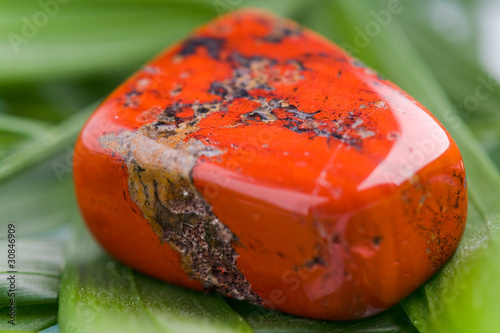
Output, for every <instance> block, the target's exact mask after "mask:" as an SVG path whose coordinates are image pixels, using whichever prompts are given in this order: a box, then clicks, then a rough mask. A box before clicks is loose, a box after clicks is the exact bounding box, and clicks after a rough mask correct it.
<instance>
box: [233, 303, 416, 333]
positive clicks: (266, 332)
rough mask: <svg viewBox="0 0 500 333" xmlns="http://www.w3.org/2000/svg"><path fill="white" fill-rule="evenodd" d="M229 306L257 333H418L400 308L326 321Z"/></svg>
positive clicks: (242, 304)
mask: <svg viewBox="0 0 500 333" xmlns="http://www.w3.org/2000/svg"><path fill="white" fill-rule="evenodd" d="M227 302H228V303H229V304H230V305H231V306H232V307H233V308H234V309H235V310H236V311H238V312H239V313H240V314H241V315H242V316H244V317H245V319H246V320H247V321H248V323H249V324H250V325H251V326H252V328H253V329H254V330H255V332H256V333H330V332H333V333H336V332H351V333H367V332H380V333H382V332H399V333H402V332H417V330H416V328H415V326H413V324H412V323H411V321H410V320H409V319H408V316H407V315H406V313H405V312H404V310H403V308H402V307H401V306H399V305H396V306H394V307H393V308H391V309H389V310H387V311H384V312H382V313H379V314H377V315H375V316H373V317H370V318H365V319H360V320H353V321H323V320H313V319H307V318H301V317H296V316H292V315H288V314H285V313H281V312H276V311H271V310H267V309H264V308H262V307H258V306H254V305H251V304H248V303H246V302H242V301H236V300H233V299H227Z"/></svg>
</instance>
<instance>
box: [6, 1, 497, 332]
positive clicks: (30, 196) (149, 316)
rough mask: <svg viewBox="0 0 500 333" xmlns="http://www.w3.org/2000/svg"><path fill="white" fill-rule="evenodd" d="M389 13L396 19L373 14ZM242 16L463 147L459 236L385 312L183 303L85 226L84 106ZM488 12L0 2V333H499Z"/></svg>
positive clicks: (297, 4)
mask: <svg viewBox="0 0 500 333" xmlns="http://www.w3.org/2000/svg"><path fill="white" fill-rule="evenodd" d="M391 6H397V8H400V9H401V10H398V11H397V13H392V12H390V11H389V13H390V15H389V16H383V13H382V12H384V11H385V12H387V11H388V10H389V9H390V8H392V7H391ZM241 7H261V8H266V9H268V10H270V11H272V12H274V13H276V14H278V15H281V16H285V17H289V18H292V19H294V20H296V21H298V22H299V23H301V24H303V25H304V26H306V27H309V28H311V29H313V30H315V31H317V32H318V33H320V34H322V35H324V36H325V37H327V38H329V39H330V40H332V41H334V42H336V43H337V44H339V45H341V46H342V47H344V48H345V49H347V50H348V51H349V52H351V53H352V55H353V56H355V57H358V58H360V59H362V60H363V61H364V62H365V63H367V64H368V65H370V66H371V67H373V68H374V69H376V70H377V71H379V72H380V73H381V74H383V75H384V76H386V77H388V78H389V79H390V80H392V81H394V82H395V83H396V84H398V85H399V86H401V87H402V88H403V89H405V90H407V91H408V92H409V93H410V94H411V95H413V96H414V97H416V98H417V99H418V100H419V101H420V102H421V103H422V104H424V105H425V106H426V107H427V108H428V109H429V110H430V111H431V112H433V113H434V114H435V115H436V116H437V117H438V118H439V119H440V120H441V121H442V123H443V124H444V126H445V127H446V128H447V129H448V130H449V131H450V133H451V134H452V135H453V136H454V138H455V139H456V141H457V143H458V144H459V147H460V149H461V151H462V153H463V156H464V160H465V163H466V168H467V173H468V180H469V194H470V195H469V200H470V207H469V218H468V222H467V223H468V226H467V230H466V234H465V236H464V240H463V242H462V244H461V246H460V248H459V250H458V251H457V253H456V255H455V256H454V257H453V259H452V260H451V261H450V262H449V263H448V264H447V265H446V266H445V268H444V269H442V270H441V271H440V272H439V273H438V274H437V275H436V276H435V277H434V278H433V279H431V280H430V281H429V282H428V283H426V284H425V286H423V287H422V288H420V289H419V290H417V291H416V292H415V293H414V294H413V295H411V296H410V297H409V298H408V299H406V300H404V301H403V302H402V303H401V304H399V305H397V306H396V307H395V308H393V309H391V310H389V311H387V312H384V313H382V314H380V315H377V316H375V317H373V318H368V319H366V320H360V321H355V322H342V323H336V322H321V321H313V320H307V319H302V318H297V317H292V316H288V315H284V314H280V313H275V312H271V311H268V310H264V309H260V308H256V307H253V306H249V305H246V304H244V303H241V302H235V301H231V300H226V299H224V298H222V297H220V296H218V295H203V294H199V293H194V292H189V291H185V290H183V289H180V288H176V287H173V286H168V285H165V284H162V283H158V282H157V281H154V280H152V279H149V278H147V277H144V276H142V275H140V274H138V273H136V272H134V271H132V270H131V269H130V268H128V267H125V266H123V265H121V264H120V263H118V262H116V261H114V260H113V259H112V258H110V257H108V256H107V255H106V254H104V253H103V252H102V251H101V250H100V249H99V248H98V247H97V246H96V245H95V243H94V242H93V241H92V239H91V238H90V237H89V236H88V234H87V233H86V231H85V229H84V228H83V227H82V223H81V220H80V217H79V214H78V209H77V206H76V203H75V199H74V195H73V185H72V180H71V163H72V162H71V160H72V145H73V143H74V140H75V139H76V136H77V135H78V132H79V130H80V128H81V127H82V126H83V124H84V122H85V120H86V119H87V117H88V116H89V115H90V113H91V112H92V110H93V109H94V108H95V107H96V105H97V104H98V103H99V101H101V100H102V99H103V98H104V97H106V96H107V95H108V94H109V93H110V92H111V91H112V90H113V89H114V88H115V87H116V86H118V85H119V84H120V83H121V82H122V81H123V80H124V79H126V78H127V77H128V76H130V75H131V74H132V73H133V72H134V71H135V70H137V69H138V68H140V66H141V65H142V64H144V63H145V62H147V61H148V59H151V58H152V57H153V56H154V55H155V54H157V53H158V52H159V51H161V50H162V49H164V48H165V47H167V46H169V45H171V44H172V43H174V42H176V41H179V40H180V39H182V38H184V37H185V36H187V34H188V33H189V31H191V30H192V29H194V28H196V27H197V26H198V25H200V24H202V23H205V22H207V21H209V20H211V19H213V18H215V17H217V16H218V15H223V14H225V13H227V12H229V11H231V10H235V9H237V8H241ZM394 8H396V7H394ZM495 8H496V9H495ZM495 10H496V11H495ZM496 15H497V16H498V17H499V18H500V9H499V8H498V6H497V5H496V2H494V1H474V0H438V1H431V0H419V1H417V0H413V1H411V0H401V1H398V0H384V1H382V0H380V1H377V0H356V1H352V0H337V1H334V0H314V1H307V0H275V1H266V0H206V1H204V0H186V1H183V0H176V1H174V0H146V1H140V0H39V1H35V0H31V1H28V0H19V1H12V0H0V251H1V252H3V253H7V248H8V247H7V246H8V244H9V243H8V239H7V236H6V235H7V228H8V224H14V225H15V226H16V235H17V238H16V239H17V243H16V246H17V249H18V252H17V255H18V257H17V265H18V266H17V267H16V268H17V271H18V273H17V287H18V292H17V293H16V307H17V308H16V310H17V317H16V326H13V325H10V324H8V322H7V320H8V319H9V317H7V316H6V315H7V314H8V313H9V311H10V309H9V304H10V299H11V298H10V297H8V295H7V291H8V289H9V284H8V281H7V279H6V275H7V273H6V272H7V271H8V270H9V269H8V267H7V266H6V259H5V260H3V259H2V261H1V262H0V274H1V278H0V312H1V313H2V316H1V318H3V319H1V320H0V330H5V331H11V330H22V331H30V332H38V331H41V330H46V332H58V331H60V332H110V331H117V332H129V331H130V332H135V331H138V330H141V331H143V332H191V331H192V332H212V331H214V332H283V333H285V332H341V331H346V332H375V331H376V332H402V331H403V332H414V331H421V332H472V331H473V332H488V333H489V332H494V331H496V328H497V326H498V325H497V318H499V317H500V302H499V301H498V299H500V287H499V285H498V283H497V281H496V277H497V276H499V273H500V267H499V265H498V262H499V261H500V248H499V242H500V241H499V240H498V236H499V235H498V233H499V232H498V224H499V221H500V205H499V202H500V173H499V170H498V167H499V166H500V115H499V110H498V108H499V105H500V86H499V84H498V83H497V81H496V80H495V73H497V74H496V75H498V72H495V71H494V70H495V68H498V64H496V65H497V67H495V62H494V60H495V56H494V55H495V54H498V53H495V51H498V48H497V49H495V45H498V44H499V43H500V41H499V43H497V42H496V40H498V39H499V38H498V37H496V36H500V34H499V33H498V30H494V26H492V25H491V24H490V25H488V24H487V23H488V22H490V21H492V20H493V21H495V19H496V17H497V16H496ZM492 18H493V19H492ZM488 20H489V21H488ZM498 21H500V20H498ZM481 52H482V53H481ZM492 54H493V56H492ZM484 59H489V61H490V62H489V63H488V65H489V67H488V69H485V66H484V61H483V60H484ZM492 59H493V60H492ZM499 62H500V61H499ZM496 77H498V76H496ZM478 87H482V88H478ZM477 89H486V91H487V92H488V95H487V97H484V96H483V95H482V97H478V95H477ZM57 323H59V324H58V325H57Z"/></svg>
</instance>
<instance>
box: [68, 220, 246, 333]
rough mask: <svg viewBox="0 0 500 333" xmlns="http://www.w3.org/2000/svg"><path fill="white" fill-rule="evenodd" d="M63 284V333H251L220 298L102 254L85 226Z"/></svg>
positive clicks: (76, 244)
mask: <svg viewBox="0 0 500 333" xmlns="http://www.w3.org/2000/svg"><path fill="white" fill-rule="evenodd" d="M72 253H73V255H72V257H71V259H70V261H69V263H68V265H67V268H66V270H65V272H64V276H63V281H62V284H61V296H60V308H59V326H60V330H61V332H62V333H65V332H72V333H73V332H114V331H116V332H138V331H140V332H196V333H198V332H199V333H203V332H252V329H251V328H250V326H249V325H248V324H247V323H246V321H245V320H244V319H243V318H242V317H241V316H239V315H238V314H237V313H236V312H234V311H233V310H231V308H230V307H229V306H228V305H227V304H226V302H225V301H224V299H223V298H222V297H221V296H220V295H217V294H203V293H199V292H195V291H190V290H185V289H182V288H179V287H175V286H172V285H169V284H166V283H162V282H160V281H156V280H153V279H151V278H148V277H145V276H143V275H141V274H139V273H136V272H134V271H133V270H132V269H131V268H130V267H127V266H124V265H122V264H120V263H118V262H117V261H115V260H113V259H111V258H110V257H109V256H108V255H106V254H104V253H103V252H102V251H101V250H100V249H99V248H98V246H97V245H96V244H95V242H94V241H93V240H92V239H91V238H90V236H89V235H88V233H87V232H86V231H85V230H83V228H82V227H79V228H78V236H77V240H76V241H75V245H74V249H73V252H72Z"/></svg>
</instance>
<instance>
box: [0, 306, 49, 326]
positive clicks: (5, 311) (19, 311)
mask: <svg viewBox="0 0 500 333" xmlns="http://www.w3.org/2000/svg"><path fill="white" fill-rule="evenodd" d="M10 310H11V309H10V308H2V309H0V314H2V320H1V321H0V332H39V331H41V330H44V329H46V328H48V327H50V326H53V325H55V324H56V323H57V303H49V304H38V305H23V306H16V309H15V313H16V316H15V319H13V318H11V317H10V316H9V315H10ZM12 320H14V321H12ZM9 321H12V322H11V323H9ZM12 323H15V325H13V324H12Z"/></svg>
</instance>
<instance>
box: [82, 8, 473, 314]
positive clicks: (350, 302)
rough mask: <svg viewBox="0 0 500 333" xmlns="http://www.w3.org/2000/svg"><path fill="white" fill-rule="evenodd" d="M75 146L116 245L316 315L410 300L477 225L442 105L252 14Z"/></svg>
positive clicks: (189, 277)
mask: <svg viewBox="0 0 500 333" xmlns="http://www.w3.org/2000/svg"><path fill="white" fill-rule="evenodd" d="M388 56H390V55H388ZM76 156H77V159H76V160H75V166H74V176H75V183H76V191H77V196H78V200H79V204H80V207H81V211H82V213H83V216H84V218H85V220H86V222H87V224H88V227H89V228H90V230H91V231H92V233H93V234H94V235H95V237H96V238H97V239H98V241H99V242H100V243H101V244H102V246H103V247H104V248H106V249H107V250H108V251H109V252H110V253H111V254H112V255H114V256H115V257H116V258H118V259H120V260H122V261H123V262H125V263H127V264H129V265H130V266H132V267H134V268H136V269H137V270H139V271H141V272H144V273H146V274H149V275H152V276H154V277H156V278H159V279H162V280H164V281H168V282H171V283H175V284H178V285H181V286H185V287H189V288H193V289H197V290H202V289H213V290H217V291H219V292H221V293H223V294H225V295H228V296H231V297H234V298H237V299H243V300H247V301H249V302H252V303H254V304H258V305H263V306H265V307H268V308H272V309H276V310H280V311H284V312H288V313H292V314H296V315H300V316H307V317H311V318H320V319H342V320H343V319H355V318H361V317H366V316H369V315H372V314H374V313H377V312H379V311H381V310H383V309H386V308H388V307H390V306H391V305H393V304H395V303H397V302H399V301H400V300H401V299H402V298H404V297H405V296H407V295H408V294H410V293H411V292H412V291H413V290H415V289H416V288H417V287H418V286H420V285H421V284H422V283H424V282H425V281H426V280H427V279H429V278H430V277H431V276H432V275H433V274H434V273H436V271H437V270H438V269H439V268H440V267H441V266H442V265H443V264H444V263H445V262H446V260H447V259H448V258H449V257H450V256H451V255H452V253H453V252H454V250H455V249H456V247H457V245H458V243H459V241H460V238H461V235H462V232H463V230H464V226H465V219H466V212H467V210H466V209H467V195H466V182H465V171H464V166H463V163H462V158H461V155H460V152H459V150H458V148H457V146H456V144H455V143H454V142H453V140H452V138H451V137H450V135H449V134H448V133H447V132H446V130H445V129H444V128H443V126H442V125H441V124H439V122H438V121H437V120H436V118H434V116H433V115H432V114H430V113H429V112H428V111H427V110H426V109H425V108H424V107H423V106H422V105H420V104H419V103H418V102H416V101H415V100H414V99H413V98H411V97H410V96H408V95H407V94H406V93H404V92H403V91H401V89H399V88H398V87H396V86H395V85H394V84H392V83H390V82H388V81H386V80H384V79H383V78H381V77H380V76H378V75H377V74H376V73H374V72H373V71H372V70H371V69H369V68H367V67H365V66H364V65H363V64H361V63H360V62H359V61H357V60H355V59H353V58H351V57H350V56H348V55H347V54H346V53H345V52H344V51H343V50H341V49H340V48H339V47H337V46H335V45H333V44H332V43H330V42H329V41H327V40H325V39H324V38H322V37H320V36H318V35H316V34H315V33H313V32H311V31H308V30H307V29H304V28H302V27H300V26H298V25H297V24H295V23H294V22H291V21H288V20H284V19H280V18H276V17H274V16H271V15H269V14H267V13H263V12H260V11H255V10H242V11H238V12H234V13H232V14H230V15H227V16H224V17H222V18H219V19H217V20H215V21H213V22H212V23H210V24H208V25H206V26H204V27H202V28H200V29H199V30H197V31H196V32H195V33H194V34H193V35H192V36H191V37H190V38H189V39H187V40H186V41H184V42H181V43H179V44H176V45H174V46H173V47H171V48H169V49H168V50H167V51H165V52H164V53H162V54H161V55H160V56H159V57H157V58H156V59H154V60H153V61H151V62H150V63H149V64H147V65H146V66H145V67H144V68H143V69H141V70H140V71H139V72H137V73H136V74H135V75H134V76H133V77H131V78H130V79H129V80H127V81H126V82H125V83H124V84H123V85H122V86H120V87H119V88H118V89H117V90H116V91H115V92H114V93H112V94H111V96H109V98H108V99H107V100H106V101H105V102H104V103H103V104H102V105H101V106H100V107H99V108H98V109H97V110H96V111H95V113H94V114H93V115H92V117H91V118H90V120H89V121H88V123H87V125H86V126H85V128H84V129H83V131H82V133H81V136H80V138H79V140H78V142H77V145H76Z"/></svg>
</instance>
